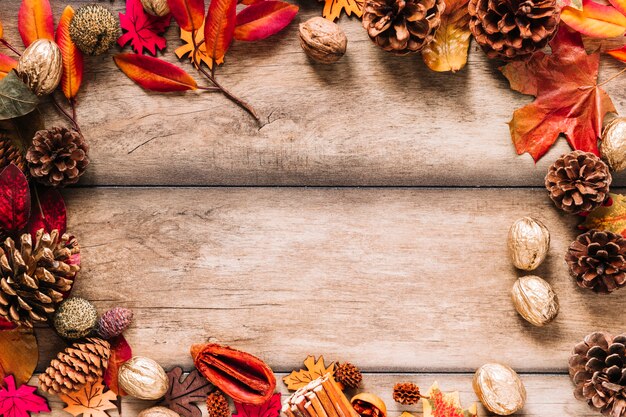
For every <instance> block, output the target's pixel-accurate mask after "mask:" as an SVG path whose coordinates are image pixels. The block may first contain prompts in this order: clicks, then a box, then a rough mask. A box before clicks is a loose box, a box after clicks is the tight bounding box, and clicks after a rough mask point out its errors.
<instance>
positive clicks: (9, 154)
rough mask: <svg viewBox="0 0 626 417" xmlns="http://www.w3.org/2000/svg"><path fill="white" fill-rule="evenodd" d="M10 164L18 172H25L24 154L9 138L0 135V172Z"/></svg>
mask: <svg viewBox="0 0 626 417" xmlns="http://www.w3.org/2000/svg"><path fill="white" fill-rule="evenodd" d="M10 164H14V165H15V166H17V167H18V168H19V169H20V171H22V172H24V173H25V172H26V158H25V157H24V152H23V151H21V150H20V149H19V148H18V147H17V146H15V144H14V143H13V140H12V139H11V138H10V137H8V136H5V135H3V134H1V133H0V171H2V170H3V169H4V168H6V167H8V166H9V165H10Z"/></svg>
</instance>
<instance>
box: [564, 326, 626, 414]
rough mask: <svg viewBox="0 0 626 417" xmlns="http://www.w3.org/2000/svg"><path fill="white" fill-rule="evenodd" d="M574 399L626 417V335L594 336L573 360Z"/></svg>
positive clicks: (603, 334) (579, 344)
mask: <svg viewBox="0 0 626 417" xmlns="http://www.w3.org/2000/svg"><path fill="white" fill-rule="evenodd" d="M569 375H570V378H572V381H573V382H574V385H575V386H576V388H575V389H574V396H575V397H576V398H577V399H579V400H582V401H587V402H588V403H589V405H591V406H592V407H594V408H596V409H598V410H600V411H601V412H602V414H604V415H605V416H610V417H624V416H626V334H622V335H620V336H616V337H611V336H610V335H609V334H606V333H600V332H596V333H591V334H590V335H587V336H586V337H585V339H584V340H583V341H582V342H580V343H578V344H577V345H576V346H575V347H574V350H573V352H572V355H571V356H570V358H569Z"/></svg>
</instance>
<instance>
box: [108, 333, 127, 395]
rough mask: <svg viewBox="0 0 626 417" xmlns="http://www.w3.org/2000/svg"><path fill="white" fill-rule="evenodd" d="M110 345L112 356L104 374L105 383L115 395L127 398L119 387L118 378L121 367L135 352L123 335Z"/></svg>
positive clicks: (111, 341) (113, 340)
mask: <svg viewBox="0 0 626 417" xmlns="http://www.w3.org/2000/svg"><path fill="white" fill-rule="evenodd" d="M109 343H110V344H111V356H109V366H107V370H106V372H105V374H104V383H105V384H106V386H107V387H108V388H109V389H110V390H111V391H113V392H114V393H115V394H117V395H119V396H125V395H126V393H125V392H124V390H123V389H121V388H120V387H119V385H118V382H117V376H118V373H119V369H120V366H122V365H123V364H124V362H127V361H128V360H129V359H130V358H132V357H133V350H132V349H131V347H130V345H129V344H128V342H127V341H126V339H125V338H124V336H123V335H120V336H117V337H116V338H114V339H111V340H109Z"/></svg>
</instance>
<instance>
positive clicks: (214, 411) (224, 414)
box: [206, 391, 231, 417]
mask: <svg viewBox="0 0 626 417" xmlns="http://www.w3.org/2000/svg"><path fill="white" fill-rule="evenodd" d="M206 407H207V409H208V410H209V417H230V416H231V413H230V405H228V400H227V399H226V397H224V394H222V391H213V392H212V393H210V394H209V395H208V396H207V398H206Z"/></svg>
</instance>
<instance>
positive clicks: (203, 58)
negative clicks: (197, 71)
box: [174, 23, 213, 68]
mask: <svg viewBox="0 0 626 417" xmlns="http://www.w3.org/2000/svg"><path fill="white" fill-rule="evenodd" d="M180 39H181V40H182V41H183V42H184V45H183V46H180V47H178V48H176V50H175V51H174V53H175V54H176V56H177V57H178V58H183V57H184V56H185V55H188V58H189V60H190V61H191V62H192V63H193V65H194V67H196V68H199V66H200V65H201V64H202V63H203V62H204V63H205V64H206V66H207V67H209V68H212V66H213V61H212V60H211V58H210V57H209V56H208V55H207V53H206V43H204V23H202V26H201V27H200V29H198V31H196V43H195V45H194V42H193V39H192V32H189V31H186V30H184V29H181V30H180ZM196 45H197V50H196V48H195V46H196Z"/></svg>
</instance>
